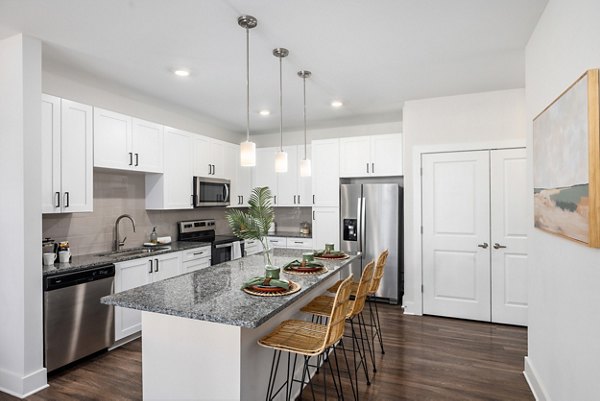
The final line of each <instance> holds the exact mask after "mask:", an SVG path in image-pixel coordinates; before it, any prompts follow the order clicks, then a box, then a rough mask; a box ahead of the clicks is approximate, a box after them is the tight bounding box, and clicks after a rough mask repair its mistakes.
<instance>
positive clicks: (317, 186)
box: [311, 139, 340, 207]
mask: <svg viewBox="0 0 600 401" xmlns="http://www.w3.org/2000/svg"><path fill="white" fill-rule="evenodd" d="M312 192H313V196H312V199H311V201H312V202H313V205H314V206H333V207H338V206H339V202H340V140H339V139H322V140H315V141H312Z"/></svg>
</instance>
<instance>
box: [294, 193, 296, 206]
mask: <svg viewBox="0 0 600 401" xmlns="http://www.w3.org/2000/svg"><path fill="white" fill-rule="evenodd" d="M295 204H296V195H294V205H295Z"/></svg>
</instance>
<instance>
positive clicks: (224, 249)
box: [210, 242, 233, 266]
mask: <svg viewBox="0 0 600 401" xmlns="http://www.w3.org/2000/svg"><path fill="white" fill-rule="evenodd" d="M232 254H233V242H227V243H225V244H218V245H213V246H212V249H211V254H210V264H211V265H213V266H214V265H218V264H219V263H224V262H229V261H230V260H231V259H232Z"/></svg>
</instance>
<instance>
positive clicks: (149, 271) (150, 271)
mask: <svg viewBox="0 0 600 401" xmlns="http://www.w3.org/2000/svg"><path fill="white" fill-rule="evenodd" d="M148 262H150V270H148V273H150V274H152V259H150V260H149V261H148Z"/></svg>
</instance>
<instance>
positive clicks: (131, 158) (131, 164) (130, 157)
mask: <svg viewBox="0 0 600 401" xmlns="http://www.w3.org/2000/svg"><path fill="white" fill-rule="evenodd" d="M129 165H130V166H133V153H131V152H129Z"/></svg>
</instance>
